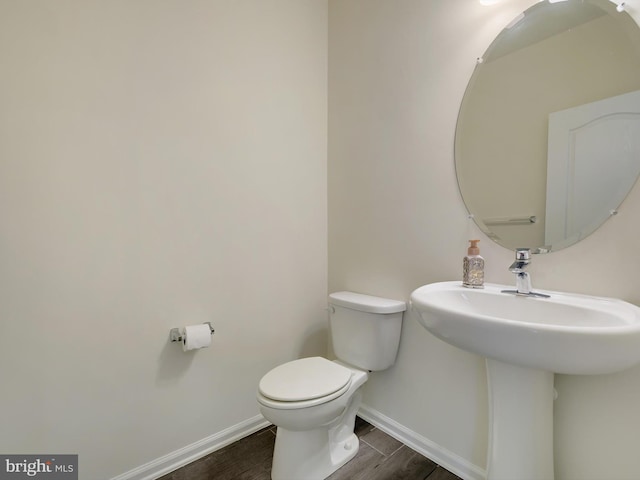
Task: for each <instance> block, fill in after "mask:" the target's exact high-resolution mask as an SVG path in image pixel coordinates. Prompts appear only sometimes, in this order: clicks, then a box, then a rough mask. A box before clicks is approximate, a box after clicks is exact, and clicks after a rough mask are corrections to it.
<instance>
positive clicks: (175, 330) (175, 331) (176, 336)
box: [169, 322, 215, 342]
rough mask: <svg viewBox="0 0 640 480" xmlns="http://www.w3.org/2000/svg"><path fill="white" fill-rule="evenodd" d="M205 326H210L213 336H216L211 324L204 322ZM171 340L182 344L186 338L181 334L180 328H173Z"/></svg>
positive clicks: (170, 332)
mask: <svg viewBox="0 0 640 480" xmlns="http://www.w3.org/2000/svg"><path fill="white" fill-rule="evenodd" d="M203 325H209V330H211V335H213V334H214V332H215V330H214V329H213V327H212V326H211V322H204V323H203ZM169 340H171V341H172V342H182V341H183V340H184V337H183V336H182V333H180V329H179V328H172V329H171V330H169Z"/></svg>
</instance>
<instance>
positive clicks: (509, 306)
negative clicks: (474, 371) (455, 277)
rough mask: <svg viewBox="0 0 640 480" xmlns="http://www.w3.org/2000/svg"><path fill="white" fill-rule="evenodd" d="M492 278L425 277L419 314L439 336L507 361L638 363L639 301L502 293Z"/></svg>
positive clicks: (580, 369)
mask: <svg viewBox="0 0 640 480" xmlns="http://www.w3.org/2000/svg"><path fill="white" fill-rule="evenodd" d="M512 288H513V287H508V286H504V285H495V284H487V285H485V288H484V289H469V288H465V287H463V286H462V285H461V284H460V282H441V283H433V284H430V285H425V286H423V287H420V288H418V289H417V290H415V291H414V292H413V293H412V294H411V305H412V307H413V309H414V310H416V311H417V312H418V313H419V318H418V321H419V322H420V323H421V324H422V325H423V326H424V327H425V328H426V329H427V330H428V331H429V332H431V333H432V334H434V335H435V336H436V337H438V338H440V339H442V340H444V341H445V342H447V343H449V344H451V345H454V346H456V347H459V348H461V349H463V350H467V351H469V352H473V353H477V354H478V355H482V356H484V357H488V358H492V359H495V360H499V361H502V362H506V363H509V364H514V365H520V366H523V367H528V368H535V369H540V370H546V371H550V372H554V373H565V374H590V375H593V374H601V373H612V372H617V371H620V370H624V369H626V368H629V367H631V366H633V365H635V364H637V363H640V308H638V307H636V306H635V305H632V304H630V303H627V302H624V301H622V300H617V299H613V298H602V297H592V296H588V295H577V294H568V293H561V292H549V291H540V292H541V293H546V294H547V295H550V297H549V298H535V297H524V296H516V295H513V294H507V293H502V290H506V289H512Z"/></svg>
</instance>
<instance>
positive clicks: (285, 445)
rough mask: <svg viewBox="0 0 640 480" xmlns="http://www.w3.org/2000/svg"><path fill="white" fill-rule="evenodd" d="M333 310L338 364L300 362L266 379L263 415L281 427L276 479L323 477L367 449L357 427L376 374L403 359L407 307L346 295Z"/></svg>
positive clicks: (333, 298) (336, 298) (334, 298)
mask: <svg viewBox="0 0 640 480" xmlns="http://www.w3.org/2000/svg"><path fill="white" fill-rule="evenodd" d="M329 306H330V308H329V312H330V324H331V334H332V339H333V344H334V350H335V353H336V356H337V357H338V360H334V361H331V360H327V359H326V358H322V357H308V358H302V359H299V360H293V361H291V362H287V363H285V364H283V365H280V366H278V367H275V368H274V369H273V370H271V371H270V372H268V373H267V374H266V375H265V376H264V377H263V378H262V379H261V380H260V384H259V388H258V393H257V399H258V404H259V406H260V411H261V413H262V415H263V416H264V417H265V418H266V419H267V420H268V421H270V422H271V423H273V424H274V425H276V426H277V427H278V428H277V433H276V443H275V447H274V452H273V464H272V468H271V478H272V479H273V480H323V479H325V478H327V477H328V476H329V475H331V474H332V473H333V472H334V471H336V470H337V469H338V468H340V467H341V466H343V465H344V464H345V463H347V462H348V461H349V460H351V459H352V458H353V457H354V456H355V455H356V454H357V452H358V448H359V442H358V438H357V436H356V435H355V434H354V425H355V418H356V413H357V412H358V409H359V407H360V404H361V400H362V393H361V387H362V385H363V384H364V383H365V382H366V381H367V379H368V377H369V374H368V371H369V370H384V369H386V368H389V367H390V366H391V365H393V363H394V362H395V357H396V354H397V350H398V346H399V341H400V330H401V325H402V312H403V311H404V310H405V309H406V304H405V303H404V302H399V301H396V300H388V299H382V298H379V297H372V296H369V295H362V294H356V293H352V292H338V293H334V294H331V295H330V296H329Z"/></svg>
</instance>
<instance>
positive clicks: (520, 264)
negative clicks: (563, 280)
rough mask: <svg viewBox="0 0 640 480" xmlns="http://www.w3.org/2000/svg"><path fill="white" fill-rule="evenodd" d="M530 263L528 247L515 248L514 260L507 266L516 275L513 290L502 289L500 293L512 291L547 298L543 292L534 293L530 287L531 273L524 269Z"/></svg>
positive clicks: (517, 293)
mask: <svg viewBox="0 0 640 480" xmlns="http://www.w3.org/2000/svg"><path fill="white" fill-rule="evenodd" d="M530 263H531V250H530V249H528V248H516V260H515V262H513V263H512V264H511V266H510V267H509V271H510V272H511V273H513V274H515V276H516V289H515V290H502V293H514V294H516V295H523V296H529V297H542V298H549V295H545V294H544V293H536V292H534V291H533V289H532V288H531V275H529V272H527V271H526V269H527V267H528V266H529V264H530Z"/></svg>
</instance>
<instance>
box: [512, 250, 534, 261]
mask: <svg viewBox="0 0 640 480" xmlns="http://www.w3.org/2000/svg"><path fill="white" fill-rule="evenodd" d="M530 260H531V249H530V248H516V262H528V261H530Z"/></svg>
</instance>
